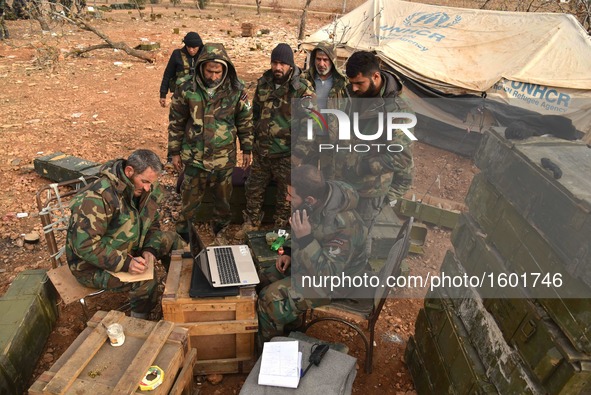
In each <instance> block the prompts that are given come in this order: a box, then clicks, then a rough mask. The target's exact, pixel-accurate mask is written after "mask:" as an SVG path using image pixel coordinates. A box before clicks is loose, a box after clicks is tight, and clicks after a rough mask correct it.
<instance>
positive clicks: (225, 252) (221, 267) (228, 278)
mask: <svg viewBox="0 0 591 395" xmlns="http://www.w3.org/2000/svg"><path fill="white" fill-rule="evenodd" d="M213 253H214V256H215V260H216V263H217V266H218V272H219V273H220V281H221V282H222V284H235V283H240V276H238V268H237V267H236V261H235V260H234V254H232V249H231V248H230V247H221V248H215V249H214V250H213Z"/></svg>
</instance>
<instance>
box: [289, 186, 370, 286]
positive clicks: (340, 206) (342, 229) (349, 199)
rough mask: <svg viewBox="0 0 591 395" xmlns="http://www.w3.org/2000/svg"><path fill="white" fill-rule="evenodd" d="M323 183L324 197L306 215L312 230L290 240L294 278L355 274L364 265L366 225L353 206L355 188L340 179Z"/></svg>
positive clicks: (365, 260) (358, 273)
mask: <svg viewBox="0 0 591 395" xmlns="http://www.w3.org/2000/svg"><path fill="white" fill-rule="evenodd" d="M327 184H328V186H329V192H328V196H327V198H326V200H325V201H324V202H323V204H321V205H320V206H319V207H316V208H315V209H314V210H313V211H312V213H311V215H310V217H309V218H310V223H311V224H312V233H311V234H310V235H307V236H305V237H303V238H301V239H294V240H293V242H292V250H291V254H292V255H291V256H292V276H294V277H296V278H298V277H299V276H304V275H310V276H338V277H340V276H341V275H342V274H344V275H347V276H356V275H360V274H362V273H363V272H364V270H365V269H366V268H367V252H366V246H365V244H366V239H367V229H366V228H365V226H364V225H363V220H362V219H361V217H359V214H357V212H356V211H355V210H354V209H355V207H356V206H357V202H358V195H357V192H356V191H355V190H354V189H353V188H352V187H351V186H350V185H348V184H347V183H344V182H341V181H327ZM298 283H300V282H298Z"/></svg>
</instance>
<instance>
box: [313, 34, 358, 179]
mask: <svg viewBox="0 0 591 395" xmlns="http://www.w3.org/2000/svg"><path fill="white" fill-rule="evenodd" d="M310 65H311V66H310V68H309V69H308V70H307V71H306V73H305V77H306V79H307V80H308V81H309V82H310V83H311V84H312V86H313V87H314V91H315V93H316V100H317V103H318V108H319V109H324V108H329V109H337V110H341V111H345V110H346V108H347V106H348V104H349V100H348V97H349V95H348V94H347V86H346V85H347V80H346V78H345V76H344V75H342V74H341V73H340V72H339V70H338V69H337V68H336V53H335V51H334V47H333V46H332V45H330V44H329V43H326V42H322V43H319V44H318V45H317V46H316V48H314V49H313V50H312V52H311V53H310ZM324 117H325V119H326V120H327V122H328V130H323V129H319V130H318V131H317V132H316V142H317V143H318V144H334V143H335V142H336V140H337V133H338V122H337V118H336V117H335V116H333V115H332V114H324ZM319 162H320V168H321V169H322V172H323V174H324V175H325V177H326V178H327V179H332V178H333V177H334V155H333V153H332V152H330V151H328V152H323V153H322V154H321V155H320V157H319Z"/></svg>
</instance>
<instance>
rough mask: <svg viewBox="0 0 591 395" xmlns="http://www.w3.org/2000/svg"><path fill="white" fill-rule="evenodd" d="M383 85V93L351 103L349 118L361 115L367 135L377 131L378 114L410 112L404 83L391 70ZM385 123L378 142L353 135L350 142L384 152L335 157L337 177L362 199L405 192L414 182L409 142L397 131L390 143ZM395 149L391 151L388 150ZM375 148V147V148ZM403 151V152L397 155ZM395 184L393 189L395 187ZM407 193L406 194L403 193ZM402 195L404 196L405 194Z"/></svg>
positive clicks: (340, 153)
mask: <svg viewBox="0 0 591 395" xmlns="http://www.w3.org/2000/svg"><path fill="white" fill-rule="evenodd" d="M381 76H382V80H383V81H384V84H383V86H382V88H381V90H380V93H379V94H378V95H377V96H376V97H372V98H360V99H356V100H352V102H351V108H350V111H349V118H350V119H354V117H353V114H354V113H357V114H358V116H359V122H358V125H359V131H360V132H361V133H363V134H365V135H372V134H375V133H376V131H377V130H378V119H379V114H380V113H382V115H385V114H387V113H388V112H411V111H410V109H409V107H408V105H407V104H406V102H405V101H404V99H402V98H401V97H400V93H401V91H402V84H401V83H400V82H399V81H398V79H397V78H396V77H395V76H394V75H393V74H391V73H390V72H388V71H385V70H381ZM386 135H387V133H386V121H385V120H384V122H383V133H382V135H381V137H380V138H379V139H377V140H371V141H368V140H361V139H359V138H358V137H356V136H355V134H353V133H352V134H351V140H349V141H348V142H347V143H348V144H351V145H356V144H366V145H370V144H381V147H382V148H381V149H379V150H378V149H376V148H373V149H370V150H368V151H367V152H362V150H358V151H357V152H356V153H354V154H352V153H351V152H348V151H345V150H340V151H338V152H337V153H336V154H335V157H336V159H335V160H336V163H340V164H341V165H340V166H337V167H336V177H335V178H337V179H339V180H344V181H346V182H348V183H349V184H351V185H352V186H353V187H354V188H355V190H357V192H358V193H359V196H360V197H364V198H375V197H382V196H385V195H386V194H388V192H389V190H390V189H391V188H394V189H396V190H398V191H401V192H402V191H403V190H404V191H405V190H407V189H408V188H409V187H410V184H411V183H412V168H413V160H412V150H411V141H410V139H409V138H408V137H407V136H406V135H405V134H404V133H403V132H402V131H399V130H398V131H396V132H395V134H394V135H393V139H392V140H387V136H386ZM398 144H399V145H400V146H401V147H402V150H401V151H400V149H399V148H400V147H398V146H395V147H393V148H391V150H388V149H387V148H386V147H388V146H394V145H398ZM374 147H375V146H374ZM394 151H400V152H394ZM393 183H394V184H395V185H394V186H392V187H391V185H392V184H393ZM402 193H404V192H402ZM402 193H401V194H402Z"/></svg>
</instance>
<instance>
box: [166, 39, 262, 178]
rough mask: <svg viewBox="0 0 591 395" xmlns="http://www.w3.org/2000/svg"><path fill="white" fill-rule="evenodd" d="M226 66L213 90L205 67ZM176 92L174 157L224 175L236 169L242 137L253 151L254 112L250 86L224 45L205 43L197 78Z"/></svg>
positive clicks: (246, 148) (172, 132)
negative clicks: (247, 90)
mask: <svg viewBox="0 0 591 395" xmlns="http://www.w3.org/2000/svg"><path fill="white" fill-rule="evenodd" d="M216 60H218V61H222V62H223V67H224V75H223V80H222V82H221V84H220V85H218V86H217V87H216V88H215V89H211V88H207V87H206V86H205V83H204V78H203V75H202V66H203V65H204V64H205V62H209V61H216ZM185 78H186V80H185V81H184V82H183V83H182V84H181V86H180V87H179V89H178V90H177V91H176V92H175V94H174V96H173V98H172V103H171V105H170V115H169V124H168V153H169V155H180V156H181V159H182V161H183V163H185V164H186V165H188V166H193V167H197V168H200V169H202V170H206V171H211V170H221V169H227V168H232V167H234V166H235V165H236V150H237V147H236V137H238V139H239V140H240V147H241V149H242V151H243V152H244V153H250V151H251V150H252V140H253V136H252V108H251V106H250V104H249V103H248V101H247V100H246V99H244V98H243V97H245V96H243V91H244V83H243V82H242V81H241V80H240V79H239V78H238V76H237V75H236V69H235V68H234V64H233V63H232V61H231V60H230V58H229V56H228V54H227V53H226V50H225V49H224V47H223V45H222V44H205V45H204V47H203V50H202V51H201V55H200V56H199V59H198V61H197V65H196V73H195V75H194V76H193V77H192V78H188V77H185Z"/></svg>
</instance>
